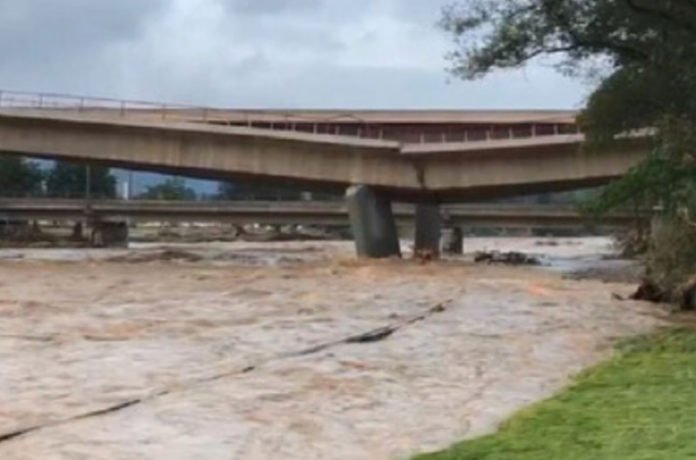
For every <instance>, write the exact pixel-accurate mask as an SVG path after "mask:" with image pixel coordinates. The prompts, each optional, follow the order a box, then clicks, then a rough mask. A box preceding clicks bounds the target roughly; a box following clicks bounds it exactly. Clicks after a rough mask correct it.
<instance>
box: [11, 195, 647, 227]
mask: <svg viewBox="0 0 696 460" xmlns="http://www.w3.org/2000/svg"><path fill="white" fill-rule="evenodd" d="M392 212H393V214H394V217H395V220H396V222H397V224H398V225H399V226H412V225H413V223H414V219H415V214H416V206H414V205H408V204H395V205H394V206H393V208H392ZM440 213H441V216H442V219H443V221H444V223H445V224H446V225H449V226H453V227H466V228H477V227H478V228H481V227H510V228H515V227H521V228H544V227H553V228H583V227H585V228H593V229H613V228H620V227H626V226H630V225H633V224H635V223H636V221H637V220H639V219H645V218H646V215H645V214H640V215H636V214H635V213H630V212H620V213H613V214H608V215H605V216H602V218H601V219H592V218H590V217H588V216H586V215H583V214H582V213H581V212H580V211H579V210H578V208H577V207H575V206H562V205H543V204H535V205H529V204H500V203H486V204H456V205H454V204H453V205H443V206H442V207H441V208H440ZM82 219H86V220H93V221H121V220H128V221H134V222H182V223H183V222H190V223H194V222H200V223H206V222H209V223H230V224H238V225H243V224H253V223H258V224H267V225H325V226H347V225H349V218H348V209H347V206H346V204H345V203H344V202H338V201H161V200H158V201H150V200H148V201H144V200H78V199H25V198H23V199H0V220H4V221H12V220H82Z"/></svg>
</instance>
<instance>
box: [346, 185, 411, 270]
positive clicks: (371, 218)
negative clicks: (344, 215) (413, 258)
mask: <svg viewBox="0 0 696 460" xmlns="http://www.w3.org/2000/svg"><path fill="white" fill-rule="evenodd" d="M346 203H347V207H348V214H349V218H350V226H351V229H352V231H353V238H354V239H355V248H356V250H357V253H358V256H359V257H368V258H375V259H378V258H386V257H401V248H400V246H399V235H398V232H397V231H396V222H395V220H394V214H393V213H392V207H391V202H390V201H389V200H388V199H386V198H385V197H383V196H380V195H379V193H378V192H376V191H375V190H374V189H372V188H370V187H367V186H364V185H354V186H351V187H350V188H348V191H347V192H346Z"/></svg>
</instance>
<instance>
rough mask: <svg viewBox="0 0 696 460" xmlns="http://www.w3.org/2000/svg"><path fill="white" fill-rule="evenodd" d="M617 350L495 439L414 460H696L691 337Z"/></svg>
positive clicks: (695, 336)
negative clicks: (615, 353)
mask: <svg viewBox="0 0 696 460" xmlns="http://www.w3.org/2000/svg"><path fill="white" fill-rule="evenodd" d="M619 350H620V352H619V353H617V355H616V356H615V357H614V358H613V359H611V360H610V361H608V362H606V363H604V364H601V365H599V366H598V367H596V368H595V369H593V370H591V371H589V372H587V373H585V374H584V375H582V376H581V377H580V378H579V379H578V380H577V383H576V384H574V385H573V386H572V387H571V388H569V389H568V390H566V391H565V392H563V393H562V394H560V395H558V396H556V397H555V398H553V399H550V400H548V401H544V402H542V403H540V404H538V405H536V406H534V407H532V408H530V409H527V410H524V411H522V412H521V413H519V414H517V415H516V416H515V417H513V418H512V419H511V420H510V421H508V422H507V423H506V424H505V425H504V426H503V427H502V428H501V430H500V431H499V432H498V433H497V434H494V435H491V436H487V437H484V438H480V439H475V440H472V441H467V442H463V443H461V444H458V445H455V446H453V447H452V448H451V449H449V450H447V451H445V452H441V453H436V454H426V455H422V456H419V457H417V459H418V460H454V459H458V460H459V459H461V460H464V459H466V460H499V459H501V460H502V459H505V460H507V459H511V460H513V459H514V460H559V459H568V460H579V459H588V460H590V459H591V460H599V459H606V460H638V459H640V460H647V459H669V460H678V459H686V458H696V331H694V330H687V329H680V330H675V331H669V332H663V333H660V334H658V335H656V336H654V337H649V338H641V339H635V340H632V341H630V342H629V343H626V344H624V345H622V346H621V347H620V348H619Z"/></svg>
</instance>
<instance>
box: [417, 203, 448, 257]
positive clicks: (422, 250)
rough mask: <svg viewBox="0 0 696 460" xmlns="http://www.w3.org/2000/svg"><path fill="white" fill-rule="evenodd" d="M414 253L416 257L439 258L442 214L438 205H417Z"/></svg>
mask: <svg viewBox="0 0 696 460" xmlns="http://www.w3.org/2000/svg"><path fill="white" fill-rule="evenodd" d="M415 218H416V219H415V234H414V238H413V239H414V245H413V251H414V254H415V255H416V256H420V257H427V258H438V257H439V256H440V237H441V236H442V220H443V219H442V214H441V213H440V205H439V204H437V203H418V204H417V205H416V216H415Z"/></svg>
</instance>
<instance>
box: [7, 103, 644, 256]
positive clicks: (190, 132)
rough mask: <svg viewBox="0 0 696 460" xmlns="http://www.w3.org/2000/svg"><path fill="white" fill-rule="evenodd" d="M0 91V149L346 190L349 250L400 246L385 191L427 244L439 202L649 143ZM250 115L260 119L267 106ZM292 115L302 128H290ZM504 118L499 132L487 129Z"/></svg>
mask: <svg viewBox="0 0 696 460" xmlns="http://www.w3.org/2000/svg"><path fill="white" fill-rule="evenodd" d="M2 96H3V97H2V98H0V151H2V152H5V153H10V154H22V155H29V156H34V157H41V158H50V159H60V160H73V161H85V162H91V163H97V164H103V165H107V166H116V167H124V168H130V169H145V170H152V171H158V172H165V173H176V174H181V175H184V176H189V177H202V178H210V179H226V180H230V179H235V178H236V179H252V180H255V181H268V182H289V183H296V184H300V185H302V186H303V187H305V188H308V189H311V188H319V189H321V188H327V189H334V190H337V189H346V188H347V189H348V192H347V199H348V209H349V213H350V215H351V222H352V225H353V230H354V233H355V235H356V243H357V246H358V252H359V254H361V255H366V256H372V257H384V256H391V255H396V254H398V241H397V239H396V231H395V224H394V219H393V214H392V212H391V202H392V201H406V202H409V201H410V202H417V203H420V204H421V206H419V208H418V210H417V212H416V221H417V224H416V228H417V232H416V233H417V238H416V240H417V241H416V245H417V247H420V246H421V245H422V246H424V247H433V245H434V242H435V240H436V235H438V236H439V228H440V224H439V219H438V217H437V216H438V215H439V211H438V210H437V205H439V203H444V202H462V201H474V200H480V199H484V198H485V199H488V198H502V197H507V196H514V195H520V194H530V193H541V192H553V191H561V190H569V189H575V188H580V187H586V186H594V185H600V184H604V183H606V182H608V181H610V180H612V179H615V178H617V177H620V176H621V175H623V174H624V173H625V172H626V171H627V170H628V169H629V168H631V167H632V166H634V165H636V164H637V163H638V162H639V161H640V160H641V159H643V158H644V156H645V154H646V152H647V145H646V141H645V139H636V138H633V139H624V140H622V141H620V142H617V143H616V145H614V146H612V148H611V149H610V150H607V151H605V152H602V153H601V154H599V153H597V154H586V153H584V152H582V151H581V148H580V147H581V145H582V143H583V140H584V139H583V136H582V135H581V134H577V133H573V134H570V133H568V134H561V132H562V131H568V130H570V131H573V132H574V131H575V130H576V129H575V127H574V125H573V122H572V118H571V121H570V122H568V120H566V122H565V123H563V122H561V121H559V120H558V119H554V120H553V122H552V123H550V125H549V124H548V123H547V124H544V123H542V121H537V122H534V121H533V120H532V121H526V122H524V123H522V121H521V120H524V117H522V118H519V115H518V118H517V119H516V123H517V124H516V125H515V124H514V123H513V124H511V123H510V117H512V115H510V114H507V115H506V114H505V113H504V112H497V114H490V113H489V114H485V113H483V112H467V113H465V114H468V115H467V116H464V115H461V114H460V116H461V117H463V118H465V119H466V122H465V123H460V125H461V126H473V125H477V123H476V121H477V120H476V117H480V118H481V120H482V123H479V124H483V125H485V126H489V127H490V128H489V130H488V133H489V134H488V135H486V137H485V139H484V140H471V138H472V137H474V136H473V135H466V134H465V136H470V137H469V138H468V140H467V139H465V141H461V140H458V141H455V142H450V141H449V140H450V139H451V138H448V137H447V136H444V138H441V139H440V140H441V142H437V143H432V142H419V143H405V142H403V141H399V140H388V139H386V137H385V136H384V133H385V132H386V131H385V130H384V126H382V136H381V137H382V139H373V138H365V137H356V136H348V135H344V134H342V132H341V131H340V129H339V130H338V133H339V134H336V133H335V132H334V133H333V134H326V133H324V134H320V133H319V128H318V126H320V125H319V122H315V125H314V126H315V132H316V133H315V132H312V133H307V132H301V131H298V130H295V131H293V130H289V129H271V128H269V127H266V126H264V127H260V126H259V121H258V120H256V119H255V118H252V117H251V115H249V114H247V115H248V118H247V120H249V122H248V123H247V124H246V125H245V126H239V123H238V122H235V121H234V119H233V117H232V115H233V114H234V113H238V112H235V111H229V112H214V111H213V109H209V110H208V109H203V112H201V114H202V115H201V116H200V117H195V116H194V113H195V112H194V111H192V109H188V108H167V107H163V108H159V109H157V108H147V107H136V108H130V107H128V106H127V105H125V103H122V104H123V105H121V106H120V107H119V106H116V107H113V106H109V107H97V106H96V104H95V103H92V102H90V101H87V102H85V101H84V100H81V102H80V105H78V106H77V107H67V108H66V107H63V106H60V105H59V104H51V103H50V101H52V99H50V97H41V98H40V99H39V100H38V103H37V104H35V105H31V104H24V105H22V103H11V104H6V105H4V106H3V100H4V101H7V100H13V99H9V98H8V95H7V94H6V93H3V94H2ZM47 101H48V102H47ZM211 113H214V114H215V115H216V116H212V115H211ZM255 113H256V114H257V116H258V117H261V116H262V115H263V116H268V114H269V113H270V114H271V115H273V113H274V112H273V111H271V112H269V113H265V114H264V112H255ZM298 113H299V115H297V116H298V117H300V116H302V113H301V112H298ZM381 113H383V114H385V113H388V114H391V116H392V117H397V116H398V114H399V112H381ZM476 114H478V115H476ZM422 115H424V116H425V113H424V114H422ZM429 116H430V117H433V113H429ZM449 116H450V117H451V118H453V119H454V118H456V117H455V115H453V114H452V113H450V115H449ZM496 116H497V118H496ZM506 117H507V118H506ZM513 118H514V117H513ZM532 118H533V117H531V118H530V120H531V119H532ZM481 120H479V121H481ZM496 120H498V121H496ZM412 121H413V120H412ZM425 122H426V123H427V120H425ZM270 123H272V122H270ZM324 123H328V122H327V121H326V120H325V121H324ZM332 123H334V124H336V123H337V122H336V120H333V121H332ZM372 123H378V122H377V119H376V118H375V119H373V120H372ZM414 123H415V122H414ZM520 124H521V125H522V126H527V125H528V126H529V127H530V129H529V132H528V133H527V135H526V136H523V137H520V136H518V135H517V134H518V132H517V131H515V129H514V128H513V127H512V126H517V125H520ZM298 125H300V126H302V124H301V123H295V125H294V126H295V127H297V126H298ZM288 126H292V123H290V124H289V125H287V124H286V126H285V127H286V128H287V127H288ZM322 126H323V125H322ZM505 126H508V129H507V132H508V137H507V138H504V139H503V138H500V137H499V136H498V135H497V134H496V135H491V134H490V133H491V132H493V133H496V132H498V131H500V130H502V128H501V127H505ZM547 126H552V129H553V131H552V133H553V134H547V135H538V132H539V131H542V132H543V129H548V128H547ZM563 126H565V128H561V127H563ZM273 127H275V126H273ZM542 127H544V128H542ZM569 127H570V128H569ZM449 129H452V128H451V127H450V128H449ZM462 129H463V130H464V132H465V133H466V132H467V131H466V129H464V128H462ZM455 131H456V130H455ZM472 132H473V131H472ZM556 133H558V134H556ZM420 140H421V141H425V137H424V136H421V138H420ZM443 140H444V141H446V142H442V141H443ZM421 222H422V224H421ZM437 239H438V240H439V238H437Z"/></svg>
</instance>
